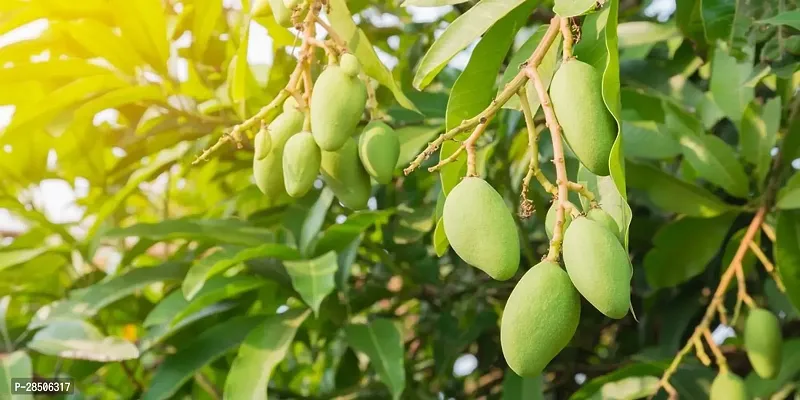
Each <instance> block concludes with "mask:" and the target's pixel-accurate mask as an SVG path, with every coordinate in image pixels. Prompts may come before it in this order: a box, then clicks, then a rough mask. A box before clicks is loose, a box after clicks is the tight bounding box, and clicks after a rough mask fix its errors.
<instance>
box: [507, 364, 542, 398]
mask: <svg viewBox="0 0 800 400" xmlns="http://www.w3.org/2000/svg"><path fill="white" fill-rule="evenodd" d="M543 390H544V388H543V387H542V377H541V376H537V377H535V378H523V377H521V376H519V375H517V374H515V373H514V371H512V370H511V369H510V368H509V369H506V373H505V377H503V397H502V399H501V400H544V391H543Z"/></svg>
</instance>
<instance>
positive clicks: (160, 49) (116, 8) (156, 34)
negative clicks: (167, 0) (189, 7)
mask: <svg viewBox="0 0 800 400" xmlns="http://www.w3.org/2000/svg"><path fill="white" fill-rule="evenodd" d="M110 9H111V10H112V12H113V13H114V20H115V22H116V26H118V27H119V29H120V31H121V33H122V38H123V39H124V40H125V41H126V42H128V43H130V44H131V45H132V46H133V49H134V50H135V51H136V52H138V53H139V54H140V55H141V56H142V58H144V59H145V60H146V61H147V62H148V63H150V65H151V66H152V67H153V68H154V69H155V70H156V71H158V72H159V73H161V74H163V75H164V76H167V75H168V74H169V71H168V68H167V60H168V59H169V47H170V44H169V41H168V40H167V20H166V15H167V13H166V10H165V9H164V6H163V5H162V3H161V1H160V0H137V1H128V0H111V1H110Z"/></svg>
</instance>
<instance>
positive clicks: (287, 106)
mask: <svg viewBox="0 0 800 400" xmlns="http://www.w3.org/2000/svg"><path fill="white" fill-rule="evenodd" d="M290 111H298V112H299V111H300V105H299V104H297V100H295V98H294V97H292V96H289V97H287V98H286V100H285V101H284V102H283V112H290Z"/></svg>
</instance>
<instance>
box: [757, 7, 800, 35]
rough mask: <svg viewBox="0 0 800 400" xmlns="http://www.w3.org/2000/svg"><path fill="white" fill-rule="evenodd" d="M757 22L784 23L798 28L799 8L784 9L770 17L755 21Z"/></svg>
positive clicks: (799, 22) (799, 19)
mask: <svg viewBox="0 0 800 400" xmlns="http://www.w3.org/2000/svg"><path fill="white" fill-rule="evenodd" d="M756 23H757V24H769V25H786V26H791V27H792V28H794V29H799V30H800V10H790V11H784V12H782V13H780V14H778V15H775V16H773V17H771V18H767V19H762V20H760V21H756Z"/></svg>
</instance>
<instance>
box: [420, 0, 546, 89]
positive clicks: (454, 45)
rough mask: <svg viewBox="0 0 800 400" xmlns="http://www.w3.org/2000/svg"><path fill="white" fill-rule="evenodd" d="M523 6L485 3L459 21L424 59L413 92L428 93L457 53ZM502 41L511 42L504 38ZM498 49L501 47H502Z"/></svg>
mask: <svg viewBox="0 0 800 400" xmlns="http://www.w3.org/2000/svg"><path fill="white" fill-rule="evenodd" d="M524 3H525V0H483V1H481V2H479V3H478V4H476V5H474V6H473V7H472V8H470V9H469V10H468V11H467V12H465V13H464V14H462V15H461V16H459V17H458V18H456V20H455V21H453V22H452V23H451V24H450V25H449V26H448V27H447V29H445V31H444V32H443V33H442V35H441V36H439V38H438V39H436V41H435V42H434V43H433V45H431V47H430V49H428V52H427V53H425V55H424V56H423V57H422V60H421V61H420V63H419V66H418V67H417V72H416V74H415V75H414V88H416V89H417V90H422V89H425V87H427V86H428V85H429V84H430V83H431V82H432V81H433V78H434V77H436V75H437V74H438V73H439V72H441V70H442V69H443V68H444V66H445V65H446V64H447V62H449V61H450V59H452V58H453V57H454V56H455V55H456V54H458V52H460V51H461V50H464V49H465V48H467V46H469V44H470V43H472V42H473V41H474V40H475V39H477V38H478V37H480V36H481V35H482V34H483V33H484V32H486V31H487V30H488V29H489V27H491V26H492V25H493V24H494V23H495V22H497V21H499V20H500V19H501V18H503V17H504V16H505V15H506V14H508V13H509V12H511V10H513V9H515V8H517V7H518V6H520V5H522V4H524ZM530 3H537V2H534V1H531V2H530ZM534 5H535V4H534ZM512 36H513V35H512ZM499 39H500V40H501V41H506V40H510V38H507V37H503V36H500V37H499ZM498 47H502V43H501V44H498ZM476 50H477V49H476ZM506 51H508V50H507V49H506ZM474 56H475V53H474V52H473V57H474ZM451 98H452V94H451Z"/></svg>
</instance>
